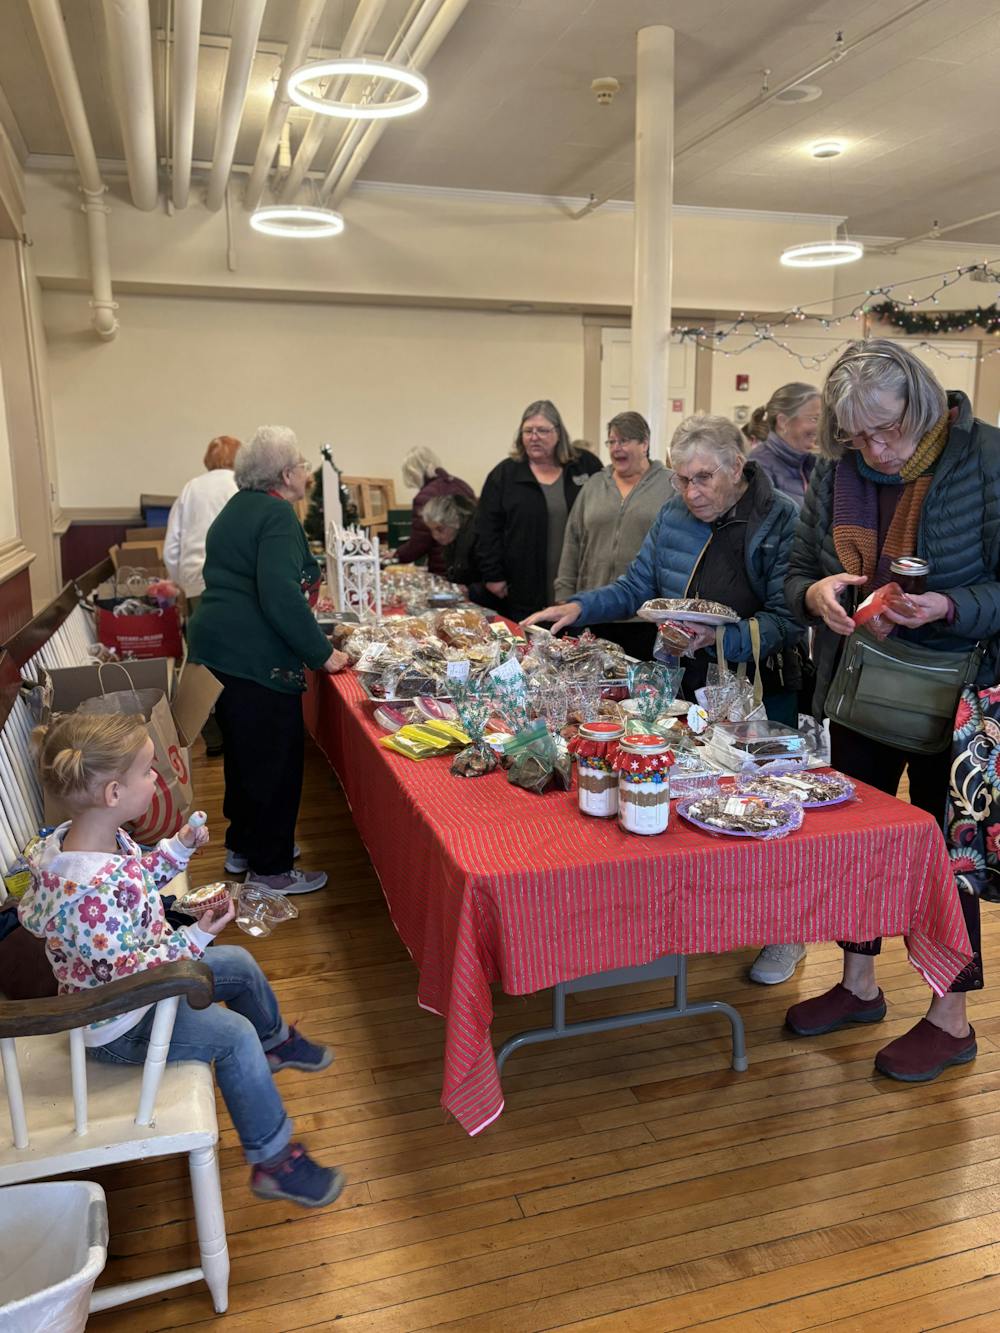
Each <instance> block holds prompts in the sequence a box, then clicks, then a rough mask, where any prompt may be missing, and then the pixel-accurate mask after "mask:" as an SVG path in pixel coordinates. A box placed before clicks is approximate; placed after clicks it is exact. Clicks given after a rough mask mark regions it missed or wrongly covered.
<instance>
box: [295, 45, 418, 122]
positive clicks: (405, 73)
mask: <svg viewBox="0 0 1000 1333" xmlns="http://www.w3.org/2000/svg"><path fill="white" fill-rule="evenodd" d="M342 75H346V76H348V77H350V76H352V75H358V76H361V77H362V78H364V77H367V78H371V79H387V80H388V81H389V82H391V83H401V84H403V85H404V86H405V87H407V88H411V89H412V90H413V91H412V92H411V93H410V96H409V97H399V98H395V99H394V100H393V101H391V102H343V101H330V100H328V99H327V98H325V97H318V96H316V95H314V94H313V93H309V92H306V91H305V90H304V87H303V85H304V84H307V83H312V82H313V81H314V80H315V79H325V78H339V77H340V76H342ZM287 86H288V96H289V97H290V98H291V99H292V101H293V102H297V103H298V104H299V106H304V107H305V108H306V109H307V110H308V111H315V112H317V113H318V114H319V115H321V116H340V117H341V119H343V120H387V119H389V118H390V117H391V116H408V115H410V114H411V113H412V112H414V111H419V110H420V108H421V107H422V106H426V104H427V96H428V92H427V80H426V79H425V78H424V76H423V75H422V74H420V73H418V72H417V70H415V69H406V68H404V67H403V66H401V65H394V64H392V63H391V61H388V60H366V59H363V58H359V59H357V60H318V61H314V62H313V63H312V64H311V65H300V66H299V68H298V69H296V70H293V71H292V73H291V74H289V76H288V85H287Z"/></svg>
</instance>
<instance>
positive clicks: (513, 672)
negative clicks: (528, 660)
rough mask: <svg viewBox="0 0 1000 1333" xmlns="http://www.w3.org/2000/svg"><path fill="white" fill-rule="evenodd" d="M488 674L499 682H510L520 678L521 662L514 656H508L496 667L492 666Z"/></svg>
mask: <svg viewBox="0 0 1000 1333" xmlns="http://www.w3.org/2000/svg"><path fill="white" fill-rule="evenodd" d="M490 675H491V676H492V678H493V679H494V680H495V681H499V682H500V684H507V685H509V684H512V683H513V682H514V681H517V680H522V679H523V677H524V671H523V670H522V669H521V663H520V662H519V661H518V660H517V658H516V657H508V658H507V660H506V662H501V663H500V665H499V666H498V667H494V668H493V670H492V671H491V672H490Z"/></svg>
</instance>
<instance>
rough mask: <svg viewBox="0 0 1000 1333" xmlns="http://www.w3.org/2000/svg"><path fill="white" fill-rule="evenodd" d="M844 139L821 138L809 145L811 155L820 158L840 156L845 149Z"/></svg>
mask: <svg viewBox="0 0 1000 1333" xmlns="http://www.w3.org/2000/svg"><path fill="white" fill-rule="evenodd" d="M844 147H845V145H844V141H843V139H819V140H818V141H817V142H816V143H811V144H810V145H809V156H810V157H815V158H819V159H823V158H827V157H839V156H840V155H841V153H842V152H843V151H844Z"/></svg>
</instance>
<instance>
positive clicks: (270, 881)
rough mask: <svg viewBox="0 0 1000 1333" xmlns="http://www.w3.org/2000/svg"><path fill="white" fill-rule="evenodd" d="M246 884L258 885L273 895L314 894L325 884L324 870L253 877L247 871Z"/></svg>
mask: <svg viewBox="0 0 1000 1333" xmlns="http://www.w3.org/2000/svg"><path fill="white" fill-rule="evenodd" d="M247 883H248V884H260V885H262V886H263V887H264V888H265V889H271V890H273V892H274V893H283V894H285V895H286V897H291V895H292V894H293V893H315V892H316V890H317V889H321V888H322V887H323V885H324V884H325V883H326V871H325V870H289V871H287V872H286V873H285V874H284V875H255V874H254V872H253V871H252V870H248V871H247Z"/></svg>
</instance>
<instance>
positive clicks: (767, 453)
mask: <svg viewBox="0 0 1000 1333" xmlns="http://www.w3.org/2000/svg"><path fill="white" fill-rule="evenodd" d="M758 416H759V417H760V418H762V421H763V422H764V423H766V426H767V438H766V439H765V440H764V442H763V443H762V444H758V445H757V447H756V448H755V449H753V450H751V452H750V457H751V459H752V460H753V462H755V463H756V464H757V465H758V466H759V467H762V468H763V469H764V471H765V472H766V473H767V475H768V476H769V477H770V478H771V484H772V485H773V486H774V488H775V490H778V491H781V493H782V494H783V495H787V496H790V497H791V499H792V500H794V501H795V504H796V507H797V508H799V509H801V508H802V501H803V500H804V499H805V496H806V490H807V488H808V486H809V478H810V477H811V476H812V471H813V468H814V467H815V466H816V435H817V431H818V429H819V389H817V388H816V386H815V384H801V383H799V382H798V381H796V382H794V383H792V384H783V385H782V386H781V388H780V389H775V391H774V393H772V394H771V397H770V398H769V399H768V401H767V406H766V407H758V409H757V411H756V412H755V413H754V414H753V418H752V422H751V424H752V425H755V424H756V422H757V419H758Z"/></svg>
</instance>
